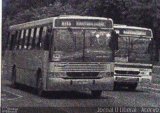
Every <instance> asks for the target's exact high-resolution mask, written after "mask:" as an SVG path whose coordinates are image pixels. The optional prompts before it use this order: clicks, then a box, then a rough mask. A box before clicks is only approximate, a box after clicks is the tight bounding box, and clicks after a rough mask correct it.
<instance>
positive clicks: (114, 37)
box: [109, 30, 119, 50]
mask: <svg viewBox="0 0 160 113" xmlns="http://www.w3.org/2000/svg"><path fill="white" fill-rule="evenodd" d="M118 37H119V35H118V34H117V33H116V32H115V31H114V30H113V31H112V33H111V40H110V42H109V47H110V48H111V49H112V50H118Z"/></svg>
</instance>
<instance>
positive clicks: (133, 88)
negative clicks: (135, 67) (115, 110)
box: [128, 83, 137, 91]
mask: <svg viewBox="0 0 160 113" xmlns="http://www.w3.org/2000/svg"><path fill="white" fill-rule="evenodd" d="M136 88H137V83H136V84H131V85H129V86H128V89H129V90H130V91H135V90H136Z"/></svg>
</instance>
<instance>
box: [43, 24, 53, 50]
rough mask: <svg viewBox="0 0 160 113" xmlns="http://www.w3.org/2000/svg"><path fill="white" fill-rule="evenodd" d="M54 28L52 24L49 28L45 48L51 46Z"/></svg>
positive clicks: (47, 48)
mask: <svg viewBox="0 0 160 113" xmlns="http://www.w3.org/2000/svg"><path fill="white" fill-rule="evenodd" d="M51 31H52V29H51V27H50V26H48V28H47V32H46V37H45V39H44V50H49V47H50V45H51V42H52V41H51V36H52V32H51Z"/></svg>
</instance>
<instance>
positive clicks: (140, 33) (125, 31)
mask: <svg viewBox="0 0 160 113" xmlns="http://www.w3.org/2000/svg"><path fill="white" fill-rule="evenodd" d="M115 31H116V33H118V34H119V35H136V36H146V37H152V31H151V30H143V29H127V28H115Z"/></svg>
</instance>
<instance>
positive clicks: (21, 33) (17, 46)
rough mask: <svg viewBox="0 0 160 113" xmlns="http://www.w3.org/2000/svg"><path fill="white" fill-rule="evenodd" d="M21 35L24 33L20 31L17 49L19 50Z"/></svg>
mask: <svg viewBox="0 0 160 113" xmlns="http://www.w3.org/2000/svg"><path fill="white" fill-rule="evenodd" d="M21 34H22V31H19V35H18V38H17V49H19V45H20V38H21Z"/></svg>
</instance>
